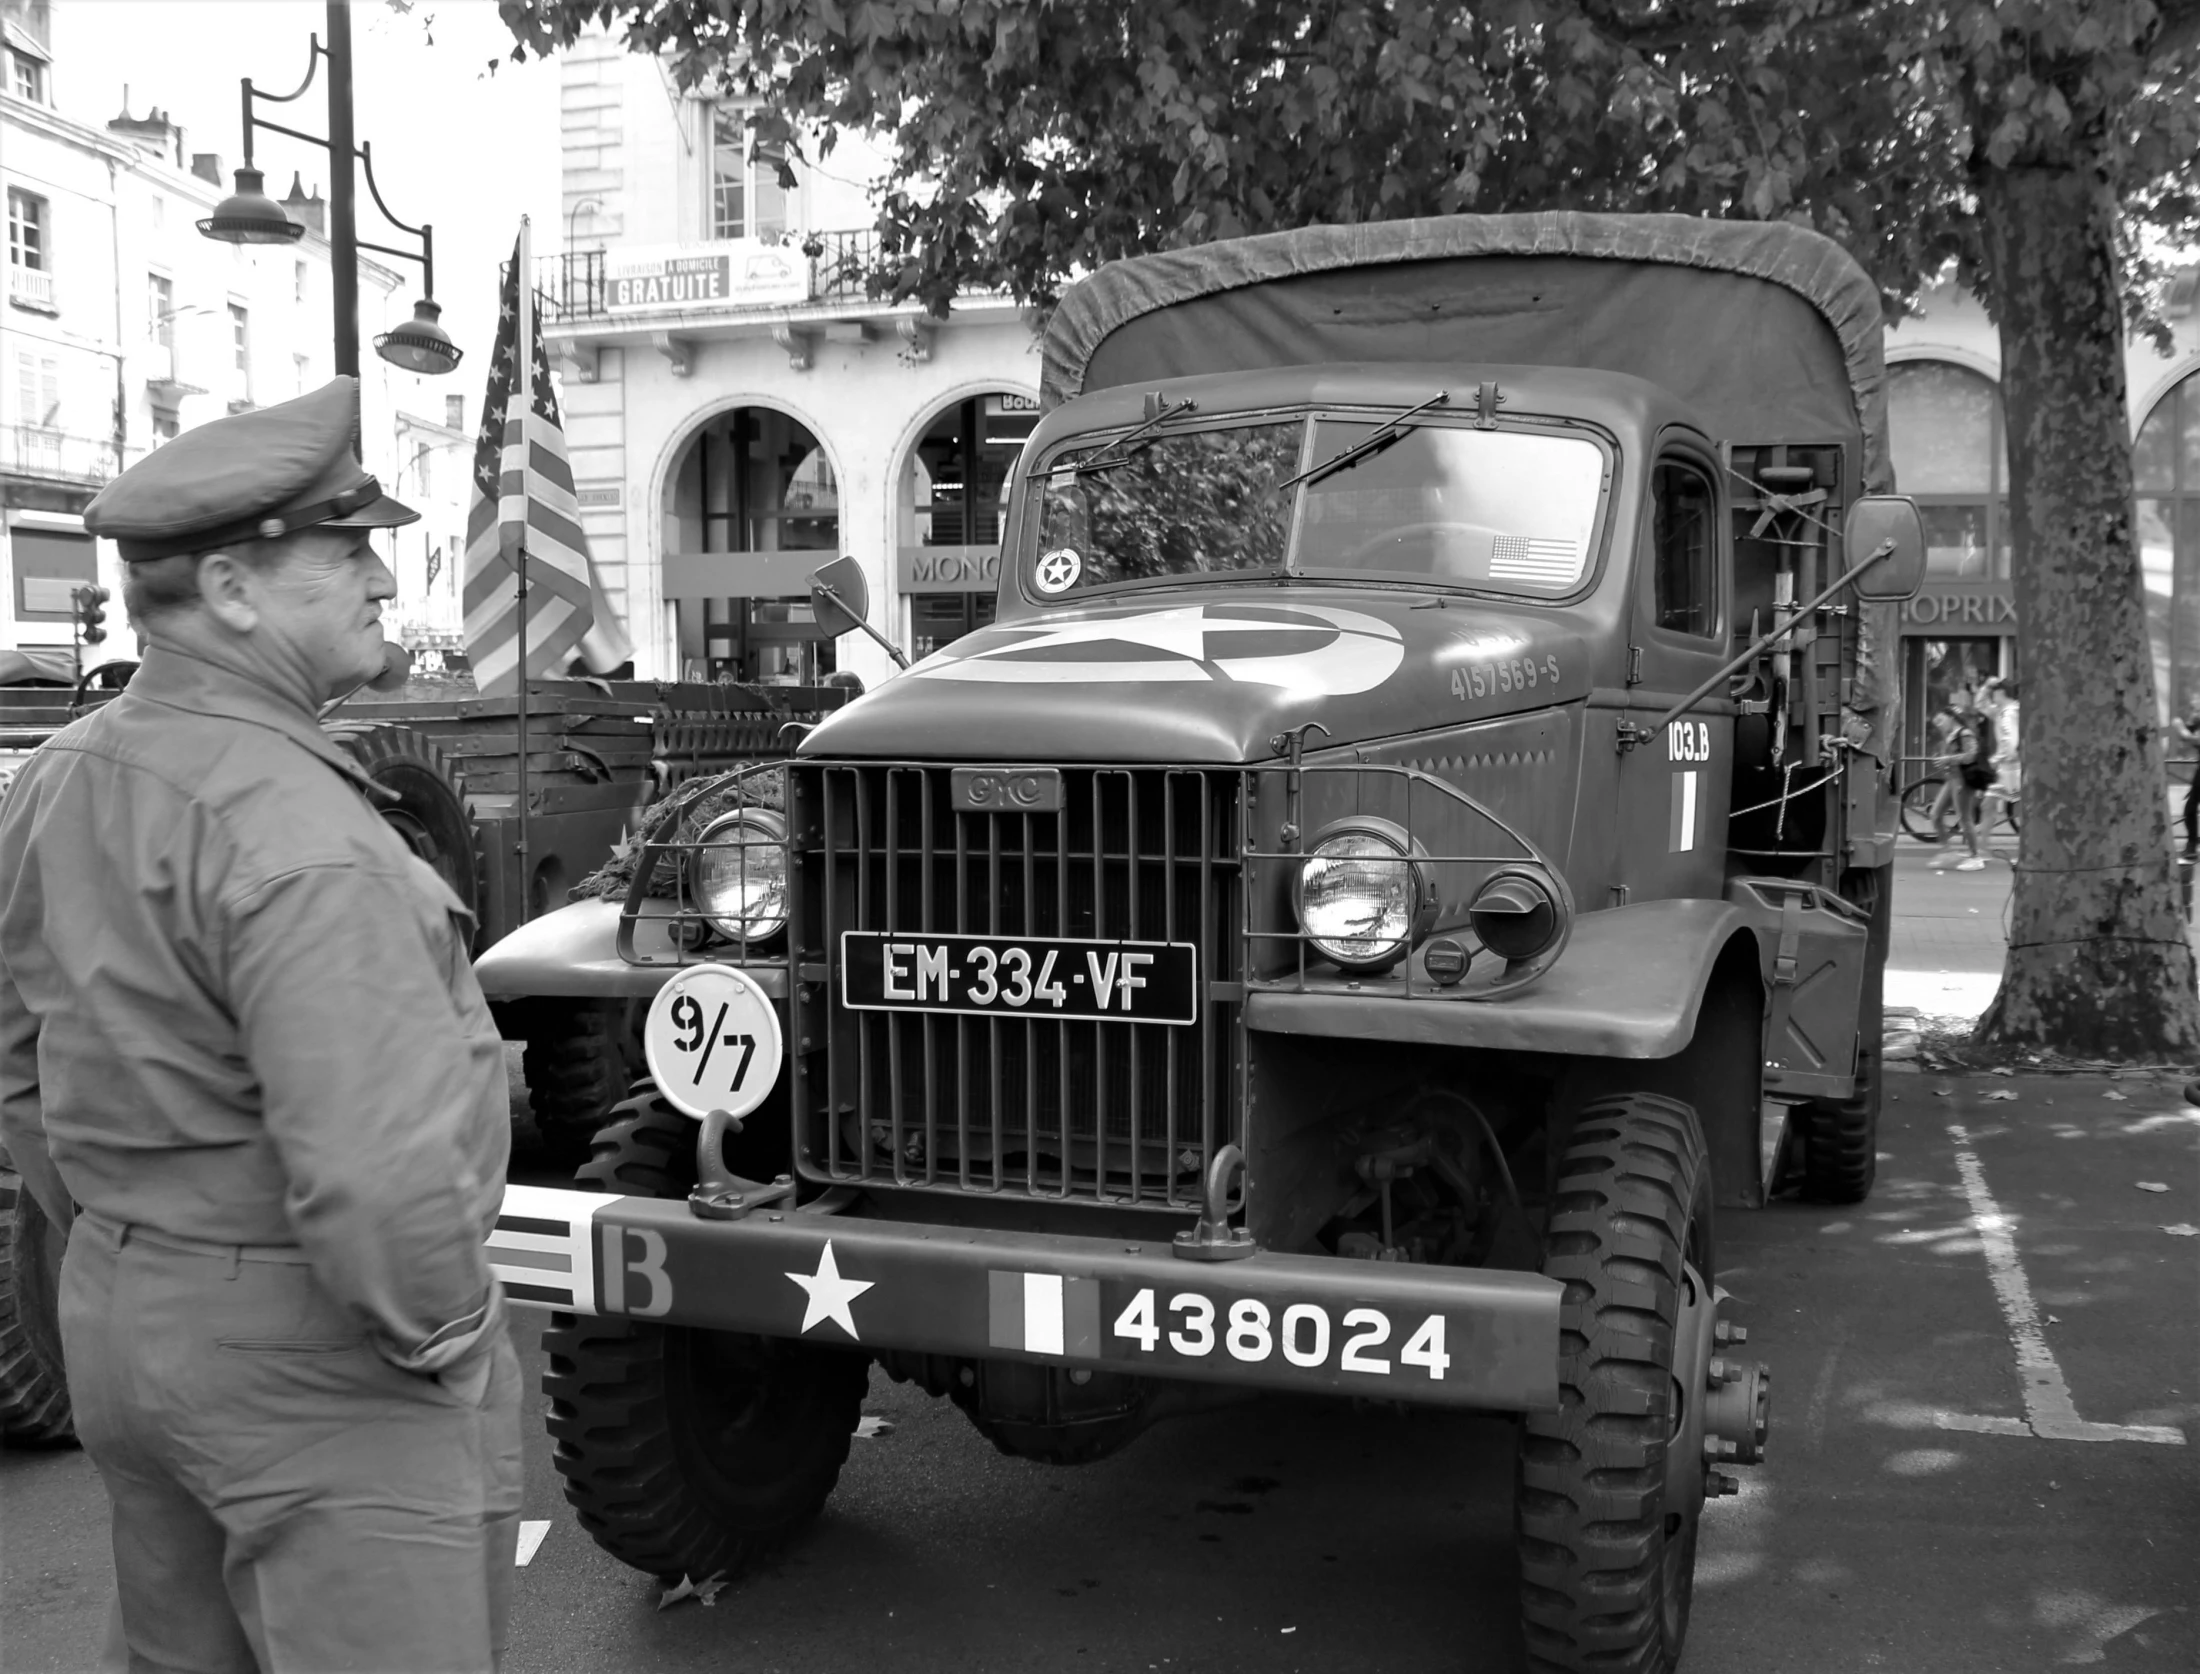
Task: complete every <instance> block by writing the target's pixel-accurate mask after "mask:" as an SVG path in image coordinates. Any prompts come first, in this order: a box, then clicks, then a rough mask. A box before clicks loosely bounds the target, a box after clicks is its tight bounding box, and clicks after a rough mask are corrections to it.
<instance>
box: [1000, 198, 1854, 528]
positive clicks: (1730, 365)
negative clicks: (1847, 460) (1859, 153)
mask: <svg viewBox="0 0 2200 1674" xmlns="http://www.w3.org/2000/svg"><path fill="white" fill-rule="evenodd" d="M1881 330H1882V321H1881V314H1880V302H1879V293H1878V291H1877V290H1876V289H1875V288H1874V287H1873V285H1872V282H1871V281H1870V279H1868V278H1867V277H1866V276H1865V274H1864V272H1863V270H1862V269H1861V268H1859V267H1858V266H1857V265H1856V263H1855V262H1854V261H1853V260H1851V259H1850V257H1849V255H1848V254H1847V252H1845V251H1844V250H1842V249H1841V247H1840V246H1839V245H1837V244H1835V243H1833V242H1832V241H1831V240H1830V239H1826V238H1822V237H1820V236H1819V235H1818V234H1816V233H1813V232H1809V231H1806V230H1804V229H1802V228H1799V227H1790V226H1785V225H1782V224H1780V223H1777V222H1743V221H1706V220H1698V219H1695V218H1693V217H1689V216H1684V215H1588V214H1575V213H1570V212H1553V213H1548V214H1536V215H1454V216H1441V217H1432V218H1429V219H1425V220H1413V221H1382V222H1376V223H1374V224H1372V225H1368V226H1356V227H1305V228H1301V229H1299V230H1298V231H1295V232H1283V233H1267V234H1263V235H1261V236H1259V237H1256V238H1239V239H1230V240H1226V241H1225V242H1222V243H1219V244H1203V245H1199V246H1196V247H1194V248H1192V249H1188V250H1168V251H1162V252H1159V253H1157V254H1154V255H1150V256H1136V257H1132V258H1130V259H1128V260H1125V261H1119V262H1111V263H1110V264H1109V265H1108V266H1106V267H1104V268H1102V269H1101V270H1100V271H1099V272H1098V273H1095V274H1094V275H1093V276H1092V277H1091V278H1089V279H1086V280H1084V281H1083V282H1082V283H1080V284H1078V285H1076V286H1073V287H1072V288H1071V289H1070V290H1069V292H1068V293H1067V294H1066V295H1065V296H1064V297H1063V298H1062V302H1061V306H1060V307H1059V308H1057V309H1056V310H1055V314H1054V318H1053V320H1052V321H1051V322H1050V324H1049V325H1048V328H1047V335H1046V346H1045V370H1044V374H1043V376H1044V389H1045V395H1046V399H1047V404H1048V405H1049V406H1052V405H1053V404H1054V403H1056V402H1058V401H1062V400H1065V399H1067V398H1068V397H1070V396H1073V395H1077V394H1081V393H1083V392H1084V391H1086V390H1090V389H1103V388H1111V387H1116V386H1120V385H1124V384H1131V383H1140V382H1147V381H1151V380H1157V379H1162V378H1170V377H1183V376H1188V375H1191V374H1194V373H1201V372H1224V371H1239V370H1247V369H1251V368H1257V367H1272V366H1305V365H1313V364H1319V363H1324V362H1340V361H1406V362H1412V363H1415V364H1419V365H1432V366H1433V365H1446V364H1452V365H1456V364H1461V363H1465V364H1476V363H1480V364H1495V365H1506V364H1511V365H1531V366H1577V367H1594V368H1602V369H1604V370H1607V371H1614V372H1626V373H1632V374H1633V375H1635V376H1636V377H1640V378H1647V379H1649V380H1651V381H1652V382H1654V383H1657V384H1659V385H1661V386H1663V387H1664V388H1665V389H1667V390H1669V391H1671V392H1672V393H1673V394H1674V395H1676V396H1679V397H1680V398H1681V399H1682V400H1684V401H1686V402H1688V403H1689V404H1690V405H1691V406H1693V407H1694V408H1695V409H1696V410H1697V411H1698V412H1699V413H1701V414H1702V415H1703V417H1704V419H1705V420H1706V422H1708V423H1709V424H1710V425H1711V426H1712V427H1713V428H1714V430H1715V431H1716V432H1717V433H1718V435H1719V438H1720V439H1721V440H1726V441H1733V442H1739V443H1752V442H1795V443H1804V442H1818V443H1824V442H1845V441H1848V440H1850V439H1851V438H1852V437H1854V438H1859V439H1860V441H1861V445H1862V448H1863V460H1864V486H1866V487H1867V488H1870V489H1880V490H1884V489H1887V488H1889V487H1891V486H1892V481H1893V478H1892V472H1891V470H1890V468H1889V464H1888V458H1887V423H1886V369H1885V363H1884V361H1883V360H1882V358H1881V351H1880V332H1881ZM1859 433H1861V434H1860V436H1859Z"/></svg>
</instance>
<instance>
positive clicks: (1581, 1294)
mask: <svg viewBox="0 0 2200 1674" xmlns="http://www.w3.org/2000/svg"><path fill="white" fill-rule="evenodd" d="M1711 1234H1712V1227H1711V1169H1710V1165H1709V1162H1708V1160H1707V1158H1706V1156H1705V1152H1704V1141H1703V1134H1702V1131H1701V1129H1700V1128H1699V1126H1698V1124H1697V1121H1696V1113H1695V1111H1693V1110H1692V1109H1690V1108H1689V1107H1688V1106H1687V1105H1685V1104H1683V1103H1681V1102H1680V1101H1679V1100H1677V1099H1670V1098H1664V1097H1661V1096H1659V1095H1657V1094H1653V1093H1629V1094H1622V1095H1619V1096H1616V1097H1609V1098H1602V1099H1598V1100H1596V1101H1595V1102H1594V1103H1592V1104H1590V1105H1589V1106H1588V1107H1587V1108H1586V1109H1584V1110H1583V1111H1582V1113H1581V1116H1580V1119H1579V1121H1578V1122H1577V1123H1576V1125H1575V1127H1574V1130H1573V1137H1572V1139H1571V1141H1570V1143H1569V1144H1568V1146H1567V1149H1566V1152H1565V1156H1564V1159H1563V1160H1562V1162H1561V1163H1560V1165H1559V1171H1558V1182H1557V1191H1556V1193H1555V1195H1554V1197H1553V1200H1552V1210H1551V1220H1550V1232H1549V1236H1548V1239H1547V1241H1546V1244H1545V1249H1546V1252H1547V1253H1546V1255H1545V1258H1544V1263H1543V1271H1544V1272H1545V1273H1546V1274H1548V1275H1549V1276H1550V1277H1552V1278H1554V1279H1557V1280H1559V1281H1560V1282H1561V1283H1562V1284H1564V1285H1565V1287H1566V1294H1565V1298H1564V1301H1563V1303H1562V1305H1561V1312H1560V1315H1559V1351H1558V1352H1559V1397H1560V1402H1561V1406H1560V1410H1559V1411H1557V1412H1555V1413H1531V1414H1529V1415H1528V1416H1527V1417H1526V1418H1525V1419H1524V1420H1523V1425H1522V1434H1521V1441H1520V1454H1519V1479H1518V1488H1517V1496H1516V1499H1515V1502H1514V1523H1515V1530H1516V1535H1517V1544H1518V1550H1519V1556H1520V1579H1521V1616H1522V1621H1523V1625H1524V1627H1525V1630H1526V1639H1527V1647H1528V1660H1529V1664H1530V1666H1531V1667H1533V1668H1536V1669H1538V1670H1546V1671H1552V1674H1556V1671H1560V1670H1564V1671H1566V1674H1579V1671H1583V1670H1589V1669H1598V1670H1607V1671H1609V1674H1664V1671H1666V1670H1669V1669H1671V1668H1672V1667H1673V1666H1674V1664H1675V1663H1676V1662H1677V1661H1678V1660H1679V1658H1680V1653H1681V1642H1682V1639H1683V1637H1684V1636H1685V1635H1686V1633H1687V1631H1688V1607H1689V1601H1690V1598H1691V1595H1692V1593H1693V1589H1694V1579H1695V1564H1696V1527H1697V1521H1698V1518H1699V1517H1700V1515H1701V1513H1702V1510H1703V1501H1704V1494H1705V1490H1706V1487H1707V1480H1708V1478H1707V1472H1706V1468H1705V1461H1704V1453H1705V1445H1706V1444H1705V1430H1704V1415H1703V1403H1704V1391H1705V1389H1706V1385H1707V1380H1708V1378H1709V1375H1710V1345H1711V1342H1712V1320H1711V1312H1712V1309H1713V1307H1714V1301H1713V1294H1714V1293H1713V1290H1712V1285H1713V1278H1714V1272H1715V1264H1714V1260H1713V1251H1712V1235H1711Z"/></svg>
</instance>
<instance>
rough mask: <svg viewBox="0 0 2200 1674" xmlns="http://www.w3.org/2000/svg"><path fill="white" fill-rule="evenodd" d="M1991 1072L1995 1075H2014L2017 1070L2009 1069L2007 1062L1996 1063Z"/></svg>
mask: <svg viewBox="0 0 2200 1674" xmlns="http://www.w3.org/2000/svg"><path fill="white" fill-rule="evenodd" d="M1992 1073H1993V1074H1995V1075H2015V1074H2016V1073H2017V1072H2016V1071H2015V1070H2013V1069H2011V1068H2010V1067H2009V1066H2008V1065H2007V1064H1996V1065H1995V1066H1994V1068H1993V1071H1992Z"/></svg>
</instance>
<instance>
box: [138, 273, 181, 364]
mask: <svg viewBox="0 0 2200 1674" xmlns="http://www.w3.org/2000/svg"><path fill="white" fill-rule="evenodd" d="M145 336H146V340H147V341H148V342H152V343H158V344H159V345H160V346H161V347H162V348H164V349H172V348H174V347H175V346H176V287H175V283H174V281H173V280H170V279H168V278H166V277H165V276H164V275H162V274H158V273H148V274H147V275H146V276H145Z"/></svg>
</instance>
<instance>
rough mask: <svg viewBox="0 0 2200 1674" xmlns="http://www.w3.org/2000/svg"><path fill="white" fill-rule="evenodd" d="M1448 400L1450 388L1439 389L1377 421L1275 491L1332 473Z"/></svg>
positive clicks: (1391, 439)
mask: <svg viewBox="0 0 2200 1674" xmlns="http://www.w3.org/2000/svg"><path fill="white" fill-rule="evenodd" d="M1450 400H1451V392H1450V391H1449V390H1441V389H1440V390H1438V391H1437V392H1436V393H1435V394H1434V395H1432V396H1430V397H1429V398H1428V399H1427V400H1426V401H1424V402H1422V403H1421V404H1420V405H1419V406H1418V407H1408V408H1407V409H1406V410H1405V411H1404V412H1402V413H1400V414H1399V415H1398V416H1397V417H1396V418H1394V419H1392V420H1390V421H1389V422H1388V423H1387V424H1381V425H1377V426H1376V427H1375V428H1374V429H1373V430H1371V431H1369V432H1368V433H1367V434H1366V435H1365V436H1362V437H1361V438H1360V439H1359V440H1358V441H1357V442H1354V443H1353V444H1352V445H1351V446H1350V447H1348V448H1346V449H1345V450H1344V452H1342V453H1340V454H1334V455H1332V456H1331V457H1329V458H1328V459H1325V460H1323V461H1322V462H1321V463H1320V464H1319V465H1312V466H1309V467H1308V468H1307V469H1305V470H1303V471H1301V472H1300V473H1299V474H1298V475H1297V476H1295V477H1292V478H1290V479H1289V480H1287V481H1284V482H1279V483H1277V484H1276V492H1277V493H1278V494H1281V493H1282V492H1283V491H1284V490H1285V489H1287V488H1296V487H1298V485H1299V484H1300V483H1302V482H1304V483H1316V482H1320V481H1321V480H1322V478H1324V477H1329V476H1335V475H1336V474H1337V473H1338V472H1339V471H1341V470H1343V469H1344V468H1345V467H1346V466H1348V465H1356V464H1358V463H1359V462H1360V461H1361V460H1363V459H1365V458H1366V457H1367V456H1368V455H1369V454H1371V453H1373V452H1374V451H1375V450H1376V449H1377V448H1385V447H1388V446H1389V445H1390V444H1391V443H1392V442H1395V441H1396V440H1397V439H1398V436H1399V433H1400V431H1401V430H1402V429H1403V428H1404V426H1405V423H1406V421H1407V420H1408V419H1412V418H1417V417H1419V416H1420V415H1421V414H1423V413H1425V412H1427V411H1428V410H1429V409H1430V408H1431V407H1441V406H1443V405H1444V404H1445V403H1447V402H1448V401H1450Z"/></svg>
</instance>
